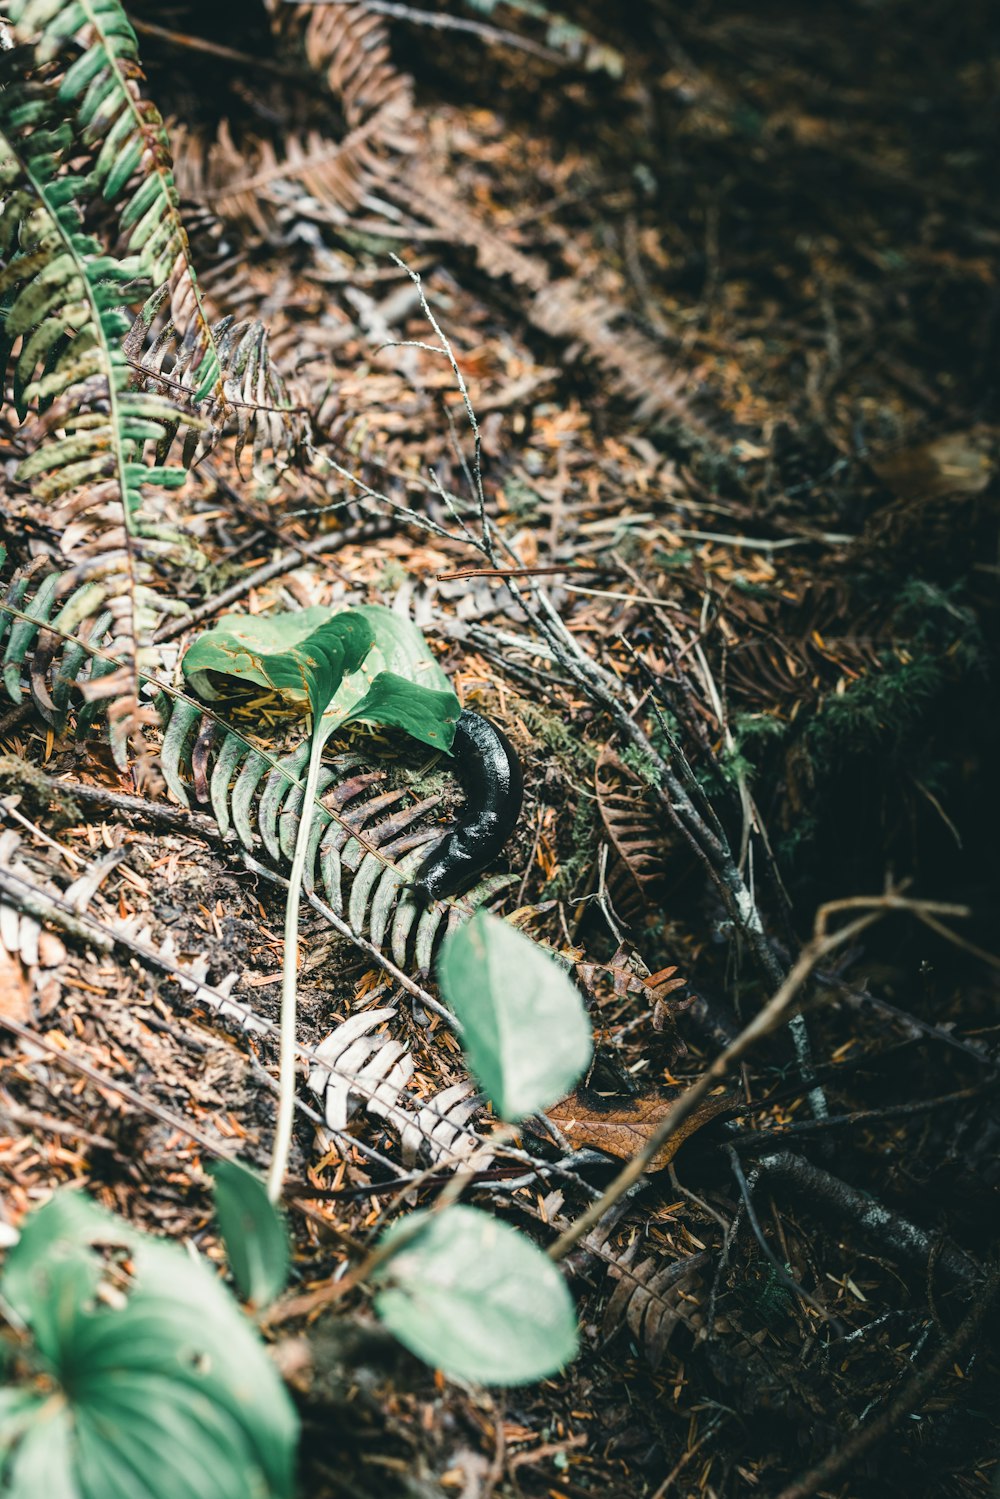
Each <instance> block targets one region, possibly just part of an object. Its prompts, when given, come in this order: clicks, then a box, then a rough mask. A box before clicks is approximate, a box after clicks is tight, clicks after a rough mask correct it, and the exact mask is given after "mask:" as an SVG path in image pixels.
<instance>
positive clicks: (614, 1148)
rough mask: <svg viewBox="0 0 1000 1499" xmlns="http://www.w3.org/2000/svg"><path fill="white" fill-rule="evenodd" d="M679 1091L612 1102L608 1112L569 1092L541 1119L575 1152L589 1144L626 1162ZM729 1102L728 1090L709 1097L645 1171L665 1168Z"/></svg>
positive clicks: (731, 1103) (655, 1126) (640, 1147)
mask: <svg viewBox="0 0 1000 1499" xmlns="http://www.w3.org/2000/svg"><path fill="white" fill-rule="evenodd" d="M683 1091H684V1090H683V1089H681V1088H678V1089H677V1090H676V1092H674V1093H672V1094H667V1095H660V1094H657V1095H656V1096H655V1097H647V1098H633V1099H628V1100H621V1099H617V1100H616V1101H615V1103H614V1105H613V1107H612V1108H609V1109H597V1108H594V1107H593V1106H592V1105H589V1104H585V1103H583V1102H581V1100H580V1098H579V1096H578V1095H577V1094H576V1093H571V1094H569V1096H568V1097H567V1098H563V1099H560V1101H559V1102H558V1103H556V1104H553V1105H552V1107H551V1108H550V1109H546V1111H545V1116H546V1118H547V1119H551V1121H552V1123H553V1124H555V1125H557V1126H558V1127H559V1129H560V1130H561V1131H562V1133H563V1134H564V1135H565V1136H566V1139H567V1140H568V1141H569V1143H570V1144H571V1145H572V1146H573V1148H574V1149H575V1150H579V1149H582V1148H583V1147H584V1146H590V1147H591V1148H592V1149H594V1150H603V1151H604V1153H605V1155H611V1156H615V1158H616V1159H617V1160H620V1161H628V1160H631V1158H632V1156H634V1155H636V1154H637V1152H638V1151H640V1150H641V1149H642V1148H643V1146H644V1145H645V1144H646V1142H647V1141H648V1140H649V1139H650V1137H651V1136H652V1134H653V1133H654V1131H655V1130H656V1128H657V1126H658V1125H659V1124H660V1122H661V1120H663V1119H664V1118H665V1116H666V1115H667V1113H668V1112H669V1110H670V1109H671V1108H672V1106H673V1105H674V1104H675V1103H676V1101H677V1099H678V1098H679V1097H680V1095H681V1093H682V1092H683ZM733 1101H734V1096H733V1094H732V1093H730V1092H723V1093H716V1094H711V1095H710V1096H709V1097H708V1098H706V1099H705V1100H704V1102H703V1103H701V1104H699V1106H698V1107H697V1108H696V1109H695V1111H694V1113H693V1114H689V1115H688V1117H687V1118H686V1119H685V1120H684V1122H683V1124H681V1126H680V1127H679V1128H678V1129H677V1130H676V1131H675V1132H674V1134H672V1135H671V1136H670V1139H669V1140H667V1141H666V1143H665V1144H663V1145H661V1146H660V1149H659V1150H658V1151H657V1152H656V1154H655V1156H654V1157H653V1159H652V1161H651V1162H650V1164H649V1169H650V1171H662V1170H663V1168H664V1167H665V1166H669V1164H670V1162H671V1161H672V1160H673V1158H674V1156H675V1155H676V1154H677V1152H678V1150H680V1148H681V1146H682V1145H683V1143H684V1141H685V1140H687V1139H689V1138H690V1136H691V1135H693V1134H694V1133H695V1131H696V1130H699V1129H701V1127H702V1126H703V1125H705V1124H708V1123H709V1122H710V1121H711V1120H712V1119H715V1118H716V1117H717V1116H718V1115H719V1114H724V1113H725V1112H726V1111H727V1109H731V1108H732V1106H733Z"/></svg>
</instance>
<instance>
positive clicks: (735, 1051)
mask: <svg viewBox="0 0 1000 1499" xmlns="http://www.w3.org/2000/svg"><path fill="white" fill-rule="evenodd" d="M856 910H861V911H863V912H864V914H863V915H861V916H857V917H855V919H854V920H853V921H849V922H848V923H847V925H846V926H843V927H841V928H840V929H839V930H838V931H836V932H832V933H831V932H829V931H828V930H827V928H828V925H829V922H830V920H831V918H832V917H834V916H836V915H839V914H841V913H842V912H846V911H856ZM890 911H908V912H911V913H912V914H914V915H919V914H921V913H930V914H931V915H933V916H951V917H964V916H968V915H969V912H968V910H967V908H966V907H965V906H956V905H951V904H948V903H946V902H941V901H921V900H911V899H909V898H907V897H906V896H904V895H902V894H900V893H899V892H898V891H895V890H888V891H887V892H886V893H885V894H884V895H876V896H855V897H852V898H850V899H848V900H837V901H830V902H829V903H828V904H827V905H825V906H821V907H820V909H819V911H818V912H817V914H816V922H815V926H814V929H813V935H812V939H811V940H810V941H809V942H808V943H807V944H806V946H805V947H804V948H803V949H802V952H801V953H800V954H799V957H798V958H797V960H796V962H795V963H794V965H793V966H792V968H791V970H790V971H789V973H788V975H787V977H786V978H785V979H784V981H783V982H782V983H781V985H780V986H779V988H778V989H777V991H776V992H775V994H774V995H773V996H772V997H771V999H770V1000H769V1001H768V1003H767V1004H766V1005H765V1006H764V1008H763V1009H762V1010H761V1011H760V1012H759V1014H757V1015H755V1016H754V1018H753V1019H752V1020H751V1021H750V1023H749V1024H748V1025H746V1026H745V1027H744V1028H743V1030H742V1031H741V1032H740V1034H739V1035H738V1036H737V1037H736V1039H735V1040H734V1041H733V1042H732V1043H731V1044H730V1045H729V1046H727V1047H726V1048H725V1049H724V1050H723V1051H721V1052H720V1053H719V1055H718V1056H717V1057H716V1059H715V1061H714V1062H713V1063H712V1064H711V1066H710V1067H708V1068H706V1070H705V1071H704V1072H703V1073H702V1075H701V1077H700V1078H698V1079H697V1081H696V1082H694V1083H692V1084H691V1086H690V1087H689V1088H688V1089H687V1090H686V1091H685V1092H684V1093H682V1094H681V1096H680V1097H679V1098H678V1099H677V1101H676V1102H675V1103H674V1105H673V1106H672V1108H671V1109H670V1111H669V1112H668V1113H667V1114H666V1115H665V1116H664V1118H663V1120H662V1121H661V1123H660V1125H659V1127H658V1128H657V1129H656V1130H655V1131H654V1132H653V1134H652V1135H651V1136H650V1138H649V1140H648V1141H647V1142H646V1144H645V1145H644V1146H643V1148H642V1149H641V1150H640V1151H638V1152H637V1153H636V1154H635V1155H634V1156H633V1157H632V1159H631V1160H630V1161H629V1162H628V1164H627V1165H626V1166H625V1167H623V1169H622V1170H621V1171H620V1172H619V1173H618V1175H617V1176H616V1177H615V1179H614V1181H613V1182H612V1183H611V1184H610V1186H609V1187H608V1188H607V1190H606V1191H605V1193H604V1195H603V1196H602V1197H601V1198H600V1199H599V1200H598V1201H597V1202H595V1203H592V1204H591V1206H590V1207H589V1208H588V1209H587V1210H586V1212H584V1213H582V1214H581V1215H580V1217H579V1218H577V1219H576V1220H575V1222H574V1223H572V1224H571V1225H570V1227H569V1228H568V1229H566V1230H565V1232H564V1233H562V1234H560V1236H559V1238H558V1239H556V1241H555V1243H554V1244H552V1245H550V1247H549V1254H550V1256H551V1258H552V1259H554V1260H559V1259H562V1257H563V1256H564V1255H565V1254H566V1253H567V1251H568V1250H570V1249H571V1248H572V1247H573V1245H574V1244H575V1243H577V1241H578V1240H579V1239H582V1238H583V1236H584V1235H585V1234H586V1233H588V1232H589V1231H590V1229H592V1228H593V1227H594V1225H595V1224H596V1223H598V1222H600V1220H601V1218H602V1217H603V1216H604V1214H605V1213H606V1212H607V1211H608V1209H609V1208H611V1207H613V1206H614V1204H615V1203H616V1202H617V1201H618V1200H619V1198H620V1197H622V1196H623V1195H624V1193H626V1192H627V1191H628V1190H629V1188H630V1187H632V1186H634V1185H635V1183H636V1182H637V1181H639V1180H640V1178H641V1177H642V1176H643V1175H644V1173H645V1171H646V1169H647V1167H648V1166H649V1164H650V1162H651V1161H652V1160H653V1159H654V1157H655V1156H656V1153H657V1151H658V1150H660V1148H661V1147H662V1146H663V1145H664V1144H665V1143H666V1141H667V1140H669V1139H670V1137H671V1136H672V1135H673V1134H675V1133H676V1131H677V1130H678V1129H679V1128H680V1126H681V1125H682V1124H683V1123H684V1121H685V1119H687V1118H688V1117H689V1116H690V1115H691V1114H692V1113H693V1112H694V1110H695V1109H696V1108H697V1106H698V1104H699V1103H700V1102H701V1101H702V1099H703V1098H705V1097H706V1096H707V1094H708V1093H709V1092H710V1091H711V1089H712V1088H713V1087H714V1086H715V1085H716V1083H720V1082H721V1081H722V1080H723V1078H724V1077H725V1076H726V1074H727V1073H728V1071H729V1069H730V1068H731V1067H732V1066H733V1064H734V1063H736V1062H738V1061H740V1060H742V1058H743V1057H745V1056H746V1055H747V1053H748V1052H749V1051H750V1050H751V1049H752V1047H753V1046H754V1045H755V1044H756V1043H757V1042H758V1041H760V1040H762V1039H763V1037H765V1036H768V1035H770V1034H771V1033H772V1031H775V1030H777V1029H778V1028H779V1027H780V1026H782V1025H785V1024H787V1022H788V1020H789V1019H790V1018H791V1016H792V1014H793V1013H795V1011H796V1008H797V1001H798V994H799V990H800V989H801V988H802V986H803V984H804V983H805V982H806V980H807V979H808V978H809V976H810V974H811V973H812V972H813V970H814V968H815V967H816V966H817V964H819V963H821V962H822V961H823V959H824V958H825V957H826V956H827V955H828V954H829V953H831V952H834V951H836V949H837V948H839V947H843V946H844V944H845V943H847V942H850V941H852V940H853V939H854V938H855V937H857V936H859V935H860V934H861V933H862V932H863V931H865V930H866V929H867V928H868V927H870V926H872V925H874V923H875V922H877V921H880V920H881V919H882V918H883V917H884V916H886V915H887V914H888V913H889V912H890Z"/></svg>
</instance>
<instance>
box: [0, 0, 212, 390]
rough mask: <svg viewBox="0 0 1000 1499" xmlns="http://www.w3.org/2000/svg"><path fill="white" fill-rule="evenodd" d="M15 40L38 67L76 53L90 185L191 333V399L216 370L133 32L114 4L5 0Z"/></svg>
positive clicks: (74, 100) (76, 92)
mask: <svg viewBox="0 0 1000 1499" xmlns="http://www.w3.org/2000/svg"><path fill="white" fill-rule="evenodd" d="M6 9H7V14H8V17H9V19H10V22H11V25H12V26H13V28H14V35H15V38H16V39H17V40H18V41H20V42H24V43H29V44H31V45H32V46H33V47H34V49H35V57H36V61H37V64H38V65H39V66H44V65H45V64H46V63H49V62H53V61H60V62H61V61H62V59H63V58H64V56H65V55H66V53H67V52H68V51H70V50H73V49H79V53H78V55H77V56H76V58H75V60H74V61H73V62H71V63H70V65H69V67H68V68H67V69H66V71H65V73H64V75H63V77H62V79H61V81H60V83H59V101H60V103H61V104H62V105H63V106H64V107H66V108H67V109H72V110H73V112H74V123H75V126H76V131H77V134H78V136H79V139H80V140H81V142H82V143H83V144H84V145H85V146H87V147H88V148H90V149H91V150H97V159H96V161H95V162H94V165H93V169H92V173H91V180H92V182H93V184H94V186H95V187H96V188H97V189H98V190H99V191H100V192H102V193H103V195H104V198H105V199H106V200H107V201H108V202H109V203H115V204H116V205H117V206H118V207H119V208H120V218H119V223H120V227H121V229H122V230H123V232H125V233H127V234H128V249H129V253H130V254H131V255H134V256H135V257H136V259H137V263H138V265H139V267H140V274H142V275H143V276H145V277H148V279H149V281H150V282H151V283H152V285H153V286H159V285H160V284H161V283H166V284H167V285H168V286H169V288H170V305H171V313H172V316H173V319H174V322H175V323H177V324H178V325H179V326H180V327H182V328H184V329H186V330H190V339H189V341H190V349H189V367H190V369H191V371H192V373H193V376H194V392H195V398H196V399H197V400H202V399H204V398H205V397H206V396H207V395H208V394H209V392H210V391H212V390H213V389H214V388H216V387H219V386H220V385H221V379H222V372H221V368H220V364H219V358H218V353H217V351H216V348H215V342H214V339H213V337H212V330H211V326H210V324H209V320H208V317H207V315H206V312H205V308H204V305H203V303H202V297H201V291H200V289H199V286H198V280H197V277H196V275H195V271H194V267H193V266H192V264H191V255H190V250H189V246H188V238H187V233H186V231H185V228H184V225H183V223H182V221H181V216H180V201H179V197H178V193H177V188H176V186H175V183H174V175H173V163H172V158H171V154H170V142H169V139H168V137H167V132H166V129H165V128H164V124H163V120H162V119H161V117H160V113H159V111H158V110H157V108H156V106H155V105H154V104H152V103H150V102H149V101H148V100H145V99H143V98H142V95H141V93H140V92H139V90H140V86H141V84H142V83H144V82H145V76H144V74H143V71H142V65H141V63H140V61H139V48H138V43H137V42H136V37H135V32H134V31H133V30H132V27H131V25H130V24H129V21H128V18H127V17H126V15H125V12H124V10H123V9H122V6H121V4H120V3H119V0H8V4H7V7H6Z"/></svg>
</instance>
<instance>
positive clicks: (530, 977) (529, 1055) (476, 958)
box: [438, 910, 593, 1120]
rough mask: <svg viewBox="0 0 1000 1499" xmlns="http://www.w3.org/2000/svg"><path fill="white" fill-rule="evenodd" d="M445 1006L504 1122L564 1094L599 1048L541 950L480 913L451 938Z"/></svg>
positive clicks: (441, 976)
mask: <svg viewBox="0 0 1000 1499" xmlns="http://www.w3.org/2000/svg"><path fill="white" fill-rule="evenodd" d="M438 980H439V982H440V985H441V993H442V994H443V996H444V998H445V1001H446V1002H447V1004H448V1005H449V1006H450V1007H451V1009H452V1010H453V1011H454V1013H455V1014H456V1015H457V1017H458V1019H459V1020H460V1021H461V1023H462V1047H463V1050H464V1051H465V1054H466V1058H467V1060H468V1063H469V1066H470V1068H471V1069H472V1071H473V1072H474V1073H475V1075H476V1077H477V1078H478V1079H479V1081H480V1083H481V1084H482V1086H483V1088H484V1089H485V1091H486V1093H487V1094H488V1095H489V1098H490V1101H491V1103H492V1104H493V1107H494V1109H495V1110H496V1112H497V1113H498V1114H499V1115H500V1116H501V1118H503V1119H509V1120H518V1119H524V1118H525V1117H526V1116H527V1115H529V1114H537V1113H538V1112H539V1111H540V1110H541V1109H544V1108H546V1107H547V1106H548V1105H549V1104H550V1103H555V1102H556V1100H557V1099H560V1098H563V1097H565V1095H566V1094H567V1093H568V1092H569V1091H570V1089H571V1088H572V1086H573V1084H574V1083H575V1082H576V1081H577V1080H578V1078H579V1077H580V1076H581V1075H582V1074H583V1073H584V1072H585V1071H586V1069H587V1065H588V1063H589V1062H590V1057H591V1052H592V1050H593V1041H592V1037H591V1029H590V1022H589V1020H588V1019H587V1012H586V1010H585V1009H584V1005H583V1001H582V999H581V998H580V995H579V993H578V992H577V990H576V989H575V988H574V986H573V984H572V983H571V982H570V980H569V979H568V978H567V977H566V975H565V974H564V973H563V971H562V970H561V969H560V968H559V967H558V966H557V965H556V963H554V962H553V960H552V959H551V958H550V957H548V956H547V955H546V954H545V953H544V952H543V951H542V949H541V948H540V947H538V946H536V944H535V943H534V942H532V941H531V940H530V939H529V938H528V937H524V936H522V934H521V933H520V932H517V931H515V930H514V928H513V927H512V926H510V925H509V924H508V923H507V922H506V921H501V920H500V919H499V918H498V917H496V916H491V915H490V914H489V913H488V912H486V911H483V910H479V911H477V912H476V914H475V915H474V916H473V918H472V920H471V921H469V922H467V923H466V924H465V926H462V927H459V929H458V931H456V932H452V934H451V935H450V936H449V937H447V938H446V939H445V942H444V943H443V945H442V948H441V956H440V959H439V960H438Z"/></svg>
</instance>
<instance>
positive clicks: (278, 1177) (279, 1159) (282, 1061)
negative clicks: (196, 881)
mask: <svg viewBox="0 0 1000 1499" xmlns="http://www.w3.org/2000/svg"><path fill="white" fill-rule="evenodd" d="M324 743H325V736H324V734H323V733H322V729H321V725H320V722H319V720H316V721H315V722H314V723H313V733H312V743H311V745H310V748H309V769H308V772H307V774H306V789H305V796H304V798H303V802H302V816H301V817H300V818H299V827H298V832H297V833H296V835H295V852H294V854H293V856H292V872H291V874H290V875H289V877H288V895H287V898H286V900H285V951H284V955H283V957H282V963H281V1024H280V1033H279V1047H280V1050H279V1059H278V1117H277V1120H276V1123H275V1129H274V1147H273V1150H272V1154H271V1165H270V1168H269V1170H268V1173H267V1195H268V1197H269V1198H270V1200H271V1201H272V1202H277V1200H278V1198H279V1197H280V1196H281V1188H282V1186H283V1185H284V1180H285V1171H286V1170H287V1168H288V1155H289V1151H290V1150H291V1146H292V1123H293V1120H294V1118H295V1009H296V986H297V982H298V963H299V901H300V897H301V895H302V876H303V874H304V873H305V867H306V852H307V850H308V848H309V834H310V831H311V829H312V822H313V819H312V817H311V815H310V812H311V810H312V807H313V803H314V801H315V798H316V787H317V785H318V783H319V770H320V765H321V764H322V762H323V745H324Z"/></svg>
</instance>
